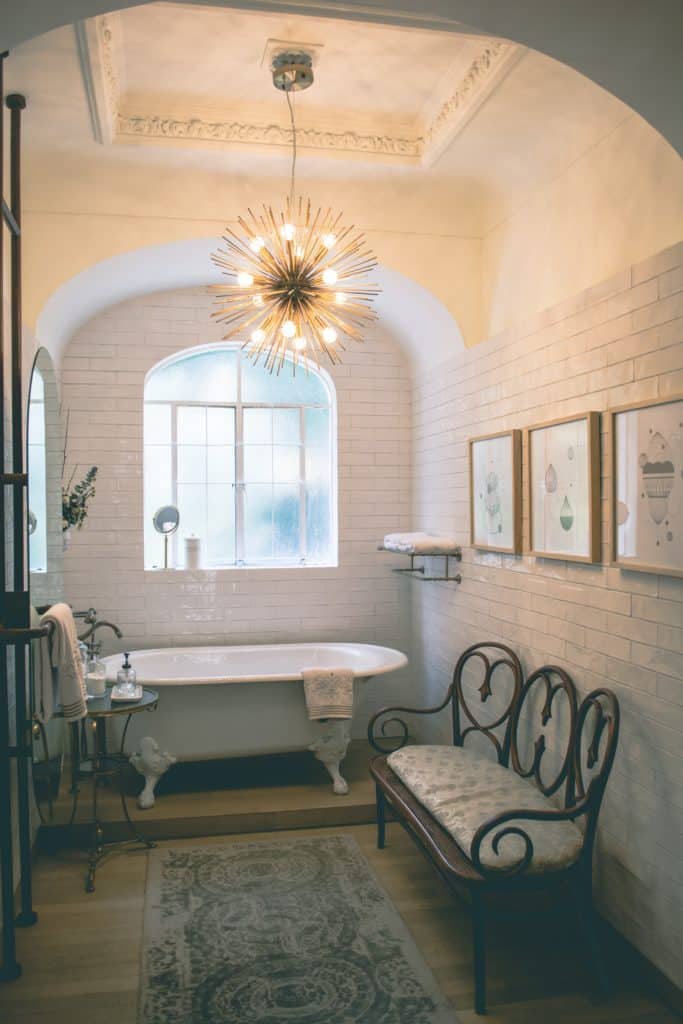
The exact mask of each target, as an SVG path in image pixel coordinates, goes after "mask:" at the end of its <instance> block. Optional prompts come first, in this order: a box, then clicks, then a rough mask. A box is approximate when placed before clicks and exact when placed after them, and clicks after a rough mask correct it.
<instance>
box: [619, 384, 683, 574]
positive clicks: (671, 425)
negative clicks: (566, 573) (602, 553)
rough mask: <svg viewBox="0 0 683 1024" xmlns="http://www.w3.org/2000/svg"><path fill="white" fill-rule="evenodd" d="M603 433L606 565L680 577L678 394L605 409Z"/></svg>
mask: <svg viewBox="0 0 683 1024" xmlns="http://www.w3.org/2000/svg"><path fill="white" fill-rule="evenodd" d="M664 406H672V410H671V414H670V421H669V416H668V414H667V411H666V410H665V409H664V408H663V407H664ZM622 423H623V427H624V429H623V435H622V431H621V430H620V425H621V424H622ZM609 437H610V446H611V453H610V465H611V474H612V486H611V500H610V512H609V545H610V564H611V565H613V566H616V567H617V568H619V569H627V570H629V571H632V572H650V573H657V574H658V575H662V576H675V577H683V395H671V396H669V397H668V398H651V399H648V400H646V401H644V402H636V403H634V404H632V405H624V406H621V407H619V408H618V409H611V410H610V413H609ZM621 526H623V527H624V530H622V531H621V532H620V527H621ZM620 546H623V547H630V548H631V549H632V550H633V552H634V554H633V555H632V556H631V555H628V554H626V553H624V552H623V551H620ZM660 552H661V555H662V560H661V561H657V559H658V557H659V554H660Z"/></svg>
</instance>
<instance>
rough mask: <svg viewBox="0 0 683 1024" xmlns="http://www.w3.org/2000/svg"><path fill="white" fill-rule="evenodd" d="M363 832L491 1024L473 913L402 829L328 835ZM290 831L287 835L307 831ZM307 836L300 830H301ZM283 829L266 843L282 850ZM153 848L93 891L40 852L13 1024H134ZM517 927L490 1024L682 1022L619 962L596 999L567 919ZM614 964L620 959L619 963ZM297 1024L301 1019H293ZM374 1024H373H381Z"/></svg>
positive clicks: (425, 934)
mask: <svg viewBox="0 0 683 1024" xmlns="http://www.w3.org/2000/svg"><path fill="white" fill-rule="evenodd" d="M339 831H342V832H344V833H346V834H350V835H353V836H355V838H356V840H357V841H358V843H359V844H360V846H361V848H362V849H363V852H364V853H365V855H366V856H367V858H368V860H369V861H370V862H371V864H372V865H373V867H374V868H375V870H376V872H377V874H378V875H379V878H380V881H381V882H382V884H383V885H384V887H385V889H386V890H387V891H388V893H389V895H390V896H391V898H392V899H393V901H394V903H395V905H396V907H397V908H398V910H399V912H400V913H401V915H402V916H403V918H404V920H405V922H406V924H407V926H408V928H409V929H410V931H411V932H412V934H413V936H414V938H415V940H416V942H417V944H418V946H419V948H420V949H421V950H422V953H423V955H424V957H425V959H426V961H427V963H428V964H429V965H430V967H431V969H432V971H433V972H434V974H435V976H436V978H437V981H438V983H439V984H440V986H441V988H442V990H443V991H444V992H445V993H446V994H447V995H448V996H449V997H450V998H451V1000H452V1001H453V1003H454V1005H455V1007H456V1009H457V1011H458V1013H459V1016H460V1019H461V1021H462V1024H473V1022H474V1021H477V1020H481V1019H482V1018H479V1017H477V1016H476V1015H475V1014H474V1012H473V1009H472V1006H473V989H472V978H471V960H470V934H469V919H468V915H467V911H466V909H465V908H463V907H462V906H461V905H460V904H459V903H457V902H454V901H453V900H452V898H451V897H450V896H449V895H448V893H447V892H446V891H445V887H444V886H443V884H442V883H441V882H440V880H439V879H438V878H437V877H436V876H435V874H434V872H433V870H432V869H431V867H430V866H429V865H428V864H427V863H426V862H425V861H424V859H423V858H422V856H421V854H420V853H419V852H418V851H417V849H416V848H415V847H414V846H413V844H412V842H411V841H410V840H409V839H408V837H407V836H406V835H405V834H404V833H403V831H402V830H401V829H400V827H399V826H398V825H395V824H393V825H390V827H389V844H388V846H387V848H386V849H385V850H383V851H378V850H377V849H376V848H375V835H374V828H373V827H372V826H370V825H350V826H345V827H343V828H342V829H329V828H327V829H317V830H316V834H320V835H329V834H334V833H335V832H339ZM296 834H297V833H296V832H289V831H287V832H285V833H284V835H296ZM298 834H299V835H300V834H301V832H299V833H298ZM282 835H283V832H273V833H269V834H268V835H264V834H263V833H260V834H259V838H261V839H264V838H267V839H270V840H271V841H272V842H274V843H277V842H278V841H279V839H280V837H281V836H282ZM241 838H247V837H246V836H236V835H232V836H221V837H216V836H214V837H209V838H205V839H201V840H197V839H196V838H195V839H192V840H172V841H164V843H165V844H168V845H173V846H181V845H184V844H186V845H196V844H197V842H201V843H202V845H203V844H206V845H213V844H216V843H231V842H239V841H240V839H241ZM146 857H147V855H146V852H145V851H143V850H130V849H128V850H126V851H125V852H124V851H122V850H119V851H118V852H115V853H113V854H112V855H111V857H110V859H109V860H108V861H107V862H106V863H105V864H104V865H103V866H102V868H101V869H100V873H99V874H98V878H97V889H96V891H95V893H93V894H92V895H86V894H85V892H84V891H83V880H84V871H85V861H84V855H83V854H82V853H81V852H79V851H76V850H63V851H62V852H61V853H59V854H58V855H57V856H47V855H44V854H41V855H40V856H39V857H38V861H37V864H36V870H35V883H34V884H35V905H36V909H37V911H38V914H39V923H38V924H37V925H36V926H35V927H34V928H32V929H28V930H27V931H23V932H19V959H20V961H21V963H22V966H23V969H24V975H23V977H22V978H21V979H19V980H18V981H16V982H12V983H10V984H5V985H1V986H0V1021H2V1022H3V1024H74V1022H78V1024H81V1022H82V1024H135V1019H136V999H137V988H138V971H139V960H140V945H141V931H142V910H143V901H144V890H145V873H146ZM537 925H538V922H536V924H534V923H532V922H529V921H527V922H526V923H523V924H522V925H521V926H520V925H519V924H517V925H514V926H513V925H512V924H511V923H509V922H506V923H505V924H504V925H500V924H495V925H493V926H492V927H491V929H490V938H489V942H490V957H489V1002H490V1010H489V1016H488V1019H489V1020H491V1021H494V1022H498V1024H535V1022H538V1024H570V1022H571V1024H675V1022H676V1021H677V1020H678V1018H677V1017H676V1016H674V1015H673V1014H672V1013H670V1012H669V1011H668V1010H667V1009H666V1008H665V1007H664V1006H663V1005H662V1004H661V1003H660V1002H659V1001H658V1000H657V998H655V997H654V996H653V995H651V994H648V993H647V992H646V991H645V989H644V986H643V984H642V982H641V981H640V980H639V978H638V976H637V972H634V970H633V969H632V966H631V965H630V964H628V963H626V962H624V961H622V962H621V963H618V962H617V963H614V962H613V963H612V965H611V970H612V977H613V982H614V989H615V991H614V994H613V996H612V998H611V999H610V1000H609V1001H608V1002H606V1003H603V1004H599V1003H595V1002H593V1001H592V999H591V997H590V995H589V991H590V984H591V982H590V979H589V977H588V976H587V972H586V965H585V964H584V962H583V961H582V958H581V957H580V956H578V955H577V954H576V953H575V952H574V946H575V945H576V943H575V933H574V931H573V928H572V927H571V925H570V924H569V923H566V922H562V927H561V928H560V929H559V930H558V932H557V933H555V932H551V931H550V930H549V928H548V927H547V925H545V926H544V924H543V920H542V921H541V926H540V927H538V926H537ZM611 959H612V960H614V956H612V957H611ZM293 1024H296V1022H293ZM364 1024H374V1022H372V1021H367V1022H364Z"/></svg>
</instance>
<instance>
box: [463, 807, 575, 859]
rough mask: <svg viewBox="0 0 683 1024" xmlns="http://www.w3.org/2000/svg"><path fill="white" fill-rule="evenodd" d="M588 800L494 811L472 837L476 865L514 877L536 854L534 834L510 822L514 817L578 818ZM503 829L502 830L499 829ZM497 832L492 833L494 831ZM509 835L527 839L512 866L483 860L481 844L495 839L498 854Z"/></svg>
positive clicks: (471, 855) (517, 818)
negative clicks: (564, 806) (562, 806)
mask: <svg viewBox="0 0 683 1024" xmlns="http://www.w3.org/2000/svg"><path fill="white" fill-rule="evenodd" d="M588 803H589V802H588V800H580V801H578V802H577V803H576V804H575V805H574V806H573V807H569V808H567V809H566V810H560V809H557V810H547V811H546V810H543V811H542V810H524V809H522V808H518V809H516V810H511V811H502V812H501V813H500V814H496V815H494V816H493V817H492V818H489V819H488V821H485V822H484V823H483V824H481V825H480V826H479V828H478V829H477V831H476V832H475V833H474V838H473V839H472V847H471V850H470V859H471V861H472V864H473V865H474V867H475V868H476V869H477V871H479V872H480V873H481V874H482V875H484V877H486V878H494V877H498V878H500V876H501V875H505V876H507V877H510V876H512V875H521V874H523V873H524V872H525V871H527V869H528V868H529V867H530V865H531V864H532V861H533V857H534V844H533V842H532V839H531V836H529V834H528V833H527V832H525V831H524V829H523V828H521V827H520V826H519V825H508V824H507V823H508V822H514V821H548V822H558V821H574V820H575V819H576V818H579V817H581V815H582V814H585V813H586V811H587V809H588ZM498 830H499V831H498ZM494 832H495V835H493V836H491V833H494ZM507 836H518V837H519V838H520V839H521V840H522V842H523V843H524V852H523V853H522V854H521V856H520V858H519V860H518V861H517V862H516V863H514V864H511V865H510V866H509V867H490V866H488V865H486V864H483V863H482V860H481V847H482V844H483V843H484V842H485V841H486V840H487V839H491V848H492V850H493V852H494V853H495V854H497V853H498V849H499V847H500V844H501V842H503V841H504V840H505V839H506V837H507Z"/></svg>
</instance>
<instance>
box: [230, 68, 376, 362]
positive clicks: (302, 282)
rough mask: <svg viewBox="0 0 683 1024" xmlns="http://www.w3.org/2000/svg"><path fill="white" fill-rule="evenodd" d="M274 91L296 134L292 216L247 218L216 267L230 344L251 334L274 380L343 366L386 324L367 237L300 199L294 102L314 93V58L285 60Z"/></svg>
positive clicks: (251, 346) (267, 210)
mask: <svg viewBox="0 0 683 1024" xmlns="http://www.w3.org/2000/svg"><path fill="white" fill-rule="evenodd" d="M271 72H272V75H273V84H274V85H275V87H276V88H277V89H280V90H281V91H283V92H284V93H285V97H286V99H287V105H288V107H289V113H290V118H291V124H292V174H291V186H290V194H289V197H288V198H287V199H286V200H285V204H284V210H283V211H281V212H279V213H275V212H274V211H273V209H272V207H270V206H267V205H265V204H264V206H263V209H262V212H261V213H259V214H255V213H253V212H252V211H251V210H248V211H247V213H248V217H247V218H244V217H239V218H238V221H237V223H238V225H239V231H233V230H232V229H231V228H227V229H226V233H225V235H224V236H223V241H224V242H225V248H220V249H218V251H217V252H215V253H214V254H213V255H212V260H213V262H214V263H215V265H216V266H217V267H219V268H220V269H221V270H222V271H223V273H224V274H225V275H226V277H227V278H228V281H229V283H228V284H220V285H214V286H213V290H214V291H215V292H217V293H218V296H217V299H216V302H217V304H218V305H219V307H220V308H219V309H218V310H217V311H216V312H215V313H214V314H213V316H214V317H215V318H216V319H217V320H218V321H219V323H224V324H226V326H227V327H228V328H229V329H228V333H227V334H225V335H224V337H225V338H226V339H228V338H234V337H235V336H236V335H243V334H244V333H245V332H248V334H249V336H248V340H247V341H245V342H244V344H243V346H242V347H243V349H244V350H245V351H246V352H247V354H248V355H249V357H250V358H251V360H252V362H254V363H258V362H259V361H260V360H263V364H264V366H265V367H266V368H267V369H268V370H270V372H271V373H272V372H273V371H275V372H276V373H279V372H280V370H281V369H282V367H283V366H284V364H285V362H290V363H291V365H292V369H293V371H294V372H296V367H297V365H298V364H299V363H302V364H303V365H304V366H307V365H308V361H309V360H310V361H312V362H314V363H315V364H316V365H317V366H319V365H320V359H321V356H322V357H326V358H327V359H329V360H330V362H331V363H333V364H335V363H340V362H341V355H340V352H341V351H343V350H344V349H345V344H344V342H345V341H349V340H351V341H356V342H362V340H363V337H362V333H361V332H362V329H363V328H364V327H365V326H367V324H368V323H370V322H371V321H373V320H375V319H376V318H377V314H376V312H375V310H374V309H373V306H372V303H373V300H374V298H375V296H376V295H378V294H379V288H377V287H375V286H373V285H371V284H368V283H367V280H366V278H367V274H368V273H370V272H371V271H372V270H373V269H374V268H375V267H376V266H377V260H376V259H375V257H374V255H373V254H372V252H371V251H370V249H369V248H368V247H367V245H366V243H365V240H364V238H363V235H362V234H358V233H355V229H354V228H353V227H352V226H351V227H346V226H344V225H343V224H342V216H343V215H342V214H334V213H333V212H332V210H331V209H329V208H328V209H327V210H323V209H322V208H318V209H317V210H315V211H314V210H313V208H312V207H311V203H310V200H305V199H303V198H301V197H298V198H295V190H294V180H295V170H296V125H295V120H294V108H293V106H292V102H291V99H290V93H291V92H296V91H299V90H301V89H307V88H309V86H311V85H312V84H313V64H312V60H311V57H310V55H308V54H306V53H302V52H296V53H291V52H290V53H281V54H278V55H277V56H276V57H275V58H274V59H273V62H272V66H271Z"/></svg>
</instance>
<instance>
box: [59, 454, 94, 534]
mask: <svg viewBox="0 0 683 1024" xmlns="http://www.w3.org/2000/svg"><path fill="white" fill-rule="evenodd" d="M96 478H97V466H91V467H90V469H89V470H88V472H87V473H86V474H85V476H84V477H83V479H82V480H81V481H80V483H77V484H76V486H75V487H74V488H73V489H72V490H70V488H71V481H72V480H73V474H72V476H71V480H69V483H68V484H67V486H66V487H63V488H62V531H64V530H68V529H69V528H70V527H71V526H75V527H76V529H78V530H80V528H81V527H82V526H83V523H84V522H85V520H86V519H87V517H88V503H89V502H90V500H91V499H92V498H94V497H95V480H96Z"/></svg>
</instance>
